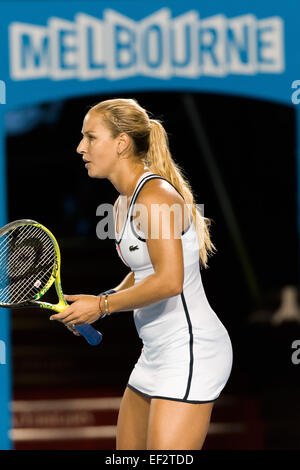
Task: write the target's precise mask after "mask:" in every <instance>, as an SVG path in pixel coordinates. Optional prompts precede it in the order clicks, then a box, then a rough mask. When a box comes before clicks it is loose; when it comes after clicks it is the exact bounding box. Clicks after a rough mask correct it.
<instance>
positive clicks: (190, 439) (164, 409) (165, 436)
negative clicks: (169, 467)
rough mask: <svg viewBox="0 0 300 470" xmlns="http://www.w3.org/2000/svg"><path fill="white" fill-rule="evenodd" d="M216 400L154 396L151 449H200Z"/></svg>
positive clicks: (148, 441)
mask: <svg viewBox="0 0 300 470" xmlns="http://www.w3.org/2000/svg"><path fill="white" fill-rule="evenodd" d="M213 405H214V402H209V403H199V404H198V403H196V404H195V403H185V402H180V401H173V400H165V399H160V398H152V400H151V406H150V414H149V425H148V435H147V449H163V450H172V449H173V450H193V449H194V450H200V449H201V448H202V446H203V443H204V441H205V438H206V435H207V431H208V427H209V423H210V418H211V412H212V409H213Z"/></svg>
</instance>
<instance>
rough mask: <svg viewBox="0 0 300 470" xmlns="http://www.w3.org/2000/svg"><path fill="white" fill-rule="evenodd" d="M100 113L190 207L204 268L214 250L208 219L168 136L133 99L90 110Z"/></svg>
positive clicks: (116, 99) (101, 103) (105, 103)
mask: <svg viewBox="0 0 300 470" xmlns="http://www.w3.org/2000/svg"><path fill="white" fill-rule="evenodd" d="M90 111H91V112H96V113H99V114H101V117H102V119H103V120H104V122H105V124H106V125H107V126H108V128H109V129H110V131H111V134H112V136H113V137H116V136H117V135H119V134H120V133H121V132H126V133H127V134H128V135H129V136H130V137H131V139H132V143H133V148H132V153H133V155H134V157H135V158H138V159H140V160H141V161H142V162H143V163H144V164H145V165H146V166H147V167H148V168H149V170H150V171H152V172H153V173H156V174H158V175H160V176H162V177H163V178H165V179H166V180H168V181H170V183H172V185H173V186H174V187H175V188H176V189H177V191H178V192H179V193H180V194H181V195H182V196H183V198H184V201H185V204H187V207H188V208H191V212H192V217H193V221H194V225H195V227H196V231H197V236H198V241H199V257H200V264H201V265H202V266H204V268H207V267H208V265H207V259H208V256H209V255H210V254H213V253H214V250H215V251H216V247H215V246H214V245H213V243H212V242H211V239H210V234H209V227H210V225H211V220H210V219H208V218H206V217H204V216H202V214H201V212H200V211H199V209H198V208H197V206H196V203H195V200H194V196H193V192H192V189H191V186H190V184H189V182H188V180H187V178H185V176H184V171H183V169H182V168H180V166H179V165H178V164H177V163H175V162H174V160H173V158H172V156H171V153H170V150H169V141H168V136H167V133H166V131H165V129H164V127H163V126H162V124H161V122H160V121H158V120H155V119H150V118H149V116H148V114H147V111H146V110H145V109H144V108H142V107H141V106H140V105H139V104H138V102H137V101H136V100H134V99H126V98H115V99H111V100H105V101H102V102H100V103H98V104H96V105H95V106H93V107H92V108H91V110H90Z"/></svg>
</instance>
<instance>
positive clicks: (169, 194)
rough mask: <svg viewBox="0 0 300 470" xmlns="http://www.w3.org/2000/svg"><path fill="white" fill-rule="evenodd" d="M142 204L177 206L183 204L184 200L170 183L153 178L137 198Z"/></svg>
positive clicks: (143, 187)
mask: <svg viewBox="0 0 300 470" xmlns="http://www.w3.org/2000/svg"><path fill="white" fill-rule="evenodd" d="M137 202H138V203H140V204H145V205H148V204H163V203H165V204H170V205H171V204H175V203H179V204H182V203H183V198H182V197H181V195H180V194H179V193H178V191H177V190H176V189H175V188H174V186H172V184H171V183H169V181H167V180H165V179H161V178H152V179H150V180H148V181H147V183H145V184H144V185H143V186H142V188H141V190H140V192H139V194H138V197H137Z"/></svg>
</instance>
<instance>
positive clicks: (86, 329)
mask: <svg viewBox="0 0 300 470" xmlns="http://www.w3.org/2000/svg"><path fill="white" fill-rule="evenodd" d="M75 330H77V331H78V333H80V334H81V335H82V336H83V337H84V338H85V339H86V340H87V342H88V343H89V344H90V345H91V346H97V344H99V343H101V341H102V334H101V333H100V331H97V330H95V328H93V327H92V326H91V325H88V324H86V325H78V326H75Z"/></svg>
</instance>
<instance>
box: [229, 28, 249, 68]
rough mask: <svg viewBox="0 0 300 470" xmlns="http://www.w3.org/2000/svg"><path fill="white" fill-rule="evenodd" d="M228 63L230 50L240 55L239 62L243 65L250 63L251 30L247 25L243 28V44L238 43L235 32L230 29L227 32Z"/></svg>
mask: <svg viewBox="0 0 300 470" xmlns="http://www.w3.org/2000/svg"><path fill="white" fill-rule="evenodd" d="M227 39H228V41H227V46H228V47H227V62H229V61H230V49H235V50H236V52H237V53H238V55H239V60H240V62H241V63H242V64H247V63H248V62H249V28H248V26H247V25H244V26H243V42H242V44H241V41H238V40H237V39H236V37H235V34H234V31H233V30H232V29H228V31H227Z"/></svg>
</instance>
